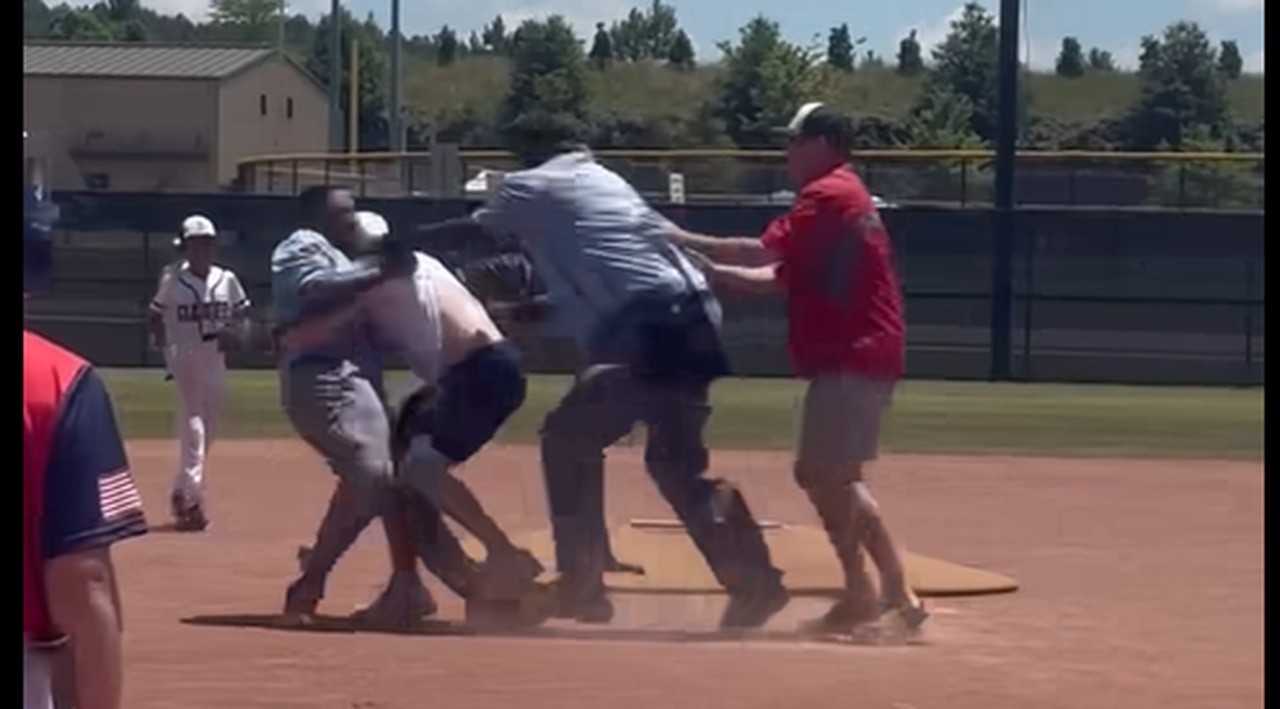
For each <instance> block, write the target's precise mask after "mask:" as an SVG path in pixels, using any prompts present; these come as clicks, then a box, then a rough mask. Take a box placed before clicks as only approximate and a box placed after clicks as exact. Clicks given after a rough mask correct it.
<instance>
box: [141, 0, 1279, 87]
mask: <svg viewBox="0 0 1280 709" xmlns="http://www.w3.org/2000/svg"><path fill="white" fill-rule="evenodd" d="M637 1H638V2H640V3H641V4H645V3H646V1H647V0H637ZM666 1H667V2H669V3H670V4H671V5H674V6H675V8H676V12H677V14H678V15H679V18H680V22H681V24H682V25H683V26H684V28H685V30H686V31H687V32H688V33H689V34H690V36H691V37H692V38H693V40H694V43H695V44H696V45H697V47H698V49H699V51H700V55H702V56H704V57H705V58H710V55H712V54H714V53H715V44H716V43H717V42H719V41H721V40H726V39H733V38H734V37H735V36H736V34H737V28H738V27H741V26H742V25H743V24H745V23H746V21H747V20H749V19H750V18H751V17H752V16H754V15H756V14H761V13H763V14H765V15H767V16H770V17H772V18H773V19H776V20H779V21H780V22H781V25H782V29H783V31H784V32H785V33H786V34H787V36H788V37H789V38H790V39H791V40H792V41H795V42H801V43H807V42H809V41H811V40H813V38H814V37H815V36H818V35H821V36H822V37H825V35H826V32H827V30H828V28H830V27H831V26H832V25H835V24H840V23H842V22H843V23H848V24H849V27H850V29H851V30H853V33H854V35H855V36H865V37H867V45H866V46H867V48H870V49H873V50H875V51H876V52H879V53H881V54H884V55H892V53H893V52H894V51H895V49H896V46H897V42H898V40H899V39H900V38H901V37H902V36H903V35H904V34H906V32H907V31H909V30H910V29H912V28H916V29H917V30H918V31H919V35H920V37H921V39H922V40H923V41H924V43H925V45H926V46H931V45H932V44H933V43H936V42H937V41H938V40H939V39H940V38H941V37H942V36H943V35H944V34H945V33H946V29H947V24H948V21H949V20H950V18H951V17H953V16H954V15H955V14H956V13H957V12H958V10H959V8H960V6H961V5H962V2H961V1H960V0H899V1H898V2H880V3H871V2H864V3H860V4H861V5H862V7H859V6H858V4H852V3H851V4H850V5H847V6H846V5H843V4H837V3H826V2H821V1H820V0H808V1H807V2H805V1H802V2H798V3H796V4H795V5H791V4H786V5H785V6H780V5H779V4H778V3H776V2H774V3H771V2H766V1H765V0H666ZM288 2H289V4H290V8H291V9H292V10H293V11H295V12H303V13H306V14H308V15H318V14H319V13H321V12H325V11H327V8H328V7H329V0H288ZM343 2H344V4H345V5H346V6H347V7H348V8H350V9H351V10H352V11H353V12H355V13H356V14H357V15H358V16H364V15H365V14H366V13H368V12H373V13H374V15H375V16H376V17H377V18H378V20H379V21H380V22H382V23H384V25H385V21H386V17H387V12H388V5H389V4H390V3H389V0H343ZM1264 2H1265V0H1023V6H1024V8H1025V10H1024V14H1025V16H1024V23H1023V24H1024V27H1025V31H1024V38H1023V41H1024V44H1025V46H1024V49H1023V52H1024V55H1029V57H1030V60H1031V63H1032V65H1033V66H1036V67H1050V66H1052V64H1053V58H1054V56H1055V55H1056V54H1057V50H1058V45H1059V43H1060V42H1061V40H1062V37H1063V36H1067V35H1074V36H1076V37H1077V38H1079V39H1080V41H1081V43H1083V44H1084V45H1085V46H1086V47H1091V46H1099V47H1101V48H1103V49H1106V50H1108V51H1110V52H1111V53H1112V54H1113V55H1114V56H1115V57H1116V59H1117V60H1118V61H1119V62H1120V63H1121V64H1122V65H1127V66H1132V65H1133V64H1134V63H1136V59H1137V52H1138V41H1139V39H1140V38H1141V37H1142V35H1144V34H1151V33H1155V32H1158V31H1159V30H1160V29H1162V28H1163V27H1164V26H1165V25H1167V24H1169V23H1170V22H1173V21H1176V20H1180V19H1190V20H1194V21H1196V22H1199V23H1200V25H1201V26H1202V27H1204V28H1205V29H1206V30H1207V31H1208V32H1209V34H1210V36H1211V37H1213V39H1215V40H1219V39H1234V40H1236V41H1237V42H1239V43H1240V50H1241V53H1242V54H1243V55H1244V57H1245V63H1246V67H1247V68H1248V69H1249V70H1252V71H1259V70H1260V69H1261V67H1262V64H1263V52H1264V40H1263V5H1264ZM997 3H998V0H990V1H989V2H988V3H987V4H988V7H989V8H991V9H992V10H993V11H994V10H995V8H996V6H997ZM142 4H143V5H147V6H149V7H153V8H155V9H158V10H164V11H166V12H184V13H186V14H188V15H189V16H193V17H199V16H202V15H203V13H204V10H205V8H206V7H207V6H208V2H207V0H142ZM633 4H635V2H633V1H632V0H402V6H403V8H404V9H403V16H402V17H403V20H402V21H403V23H404V27H405V31H406V32H407V33H409V34H420V33H426V32H435V31H436V30H437V29H439V27H440V26H441V25H442V24H448V25H450V26H451V27H453V28H455V29H459V30H462V31H463V33H464V34H465V33H466V32H467V31H469V30H471V29H479V28H480V26H482V25H483V24H485V23H487V22H488V21H489V20H491V19H492V18H493V17H494V16H495V15H498V14H501V15H502V16H503V17H504V18H505V19H506V20H507V24H508V26H513V25H514V24H515V23H516V21H518V20H521V19H526V18H529V17H537V16H542V15H547V14H551V13H559V14H562V15H564V16H565V17H567V18H568V19H569V20H570V21H571V22H572V23H573V24H574V25H575V26H576V27H577V28H578V29H579V33H580V34H586V35H587V36H589V34H588V33H589V32H590V31H591V28H592V27H593V26H594V25H595V23H596V22H597V21H600V20H604V21H610V20H613V19H615V18H618V17H621V16H623V15H624V14H625V13H626V12H627V10H628V9H629V8H630V7H632V5H633ZM873 5H874V7H873ZM781 7H785V8H786V9H785V12H782V11H780V9H781Z"/></svg>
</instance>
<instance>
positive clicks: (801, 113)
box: [787, 101, 823, 133]
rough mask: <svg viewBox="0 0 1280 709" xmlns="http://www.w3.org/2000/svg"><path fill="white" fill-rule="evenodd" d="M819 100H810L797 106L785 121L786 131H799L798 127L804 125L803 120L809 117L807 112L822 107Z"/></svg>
mask: <svg viewBox="0 0 1280 709" xmlns="http://www.w3.org/2000/svg"><path fill="white" fill-rule="evenodd" d="M822 106H823V103H822V102H821V101H810V102H809V103H806V104H805V105H803V106H801V107H800V108H798V109H797V110H796V112H795V115H793V116H791V120H790V121H789V122H788V123H787V131H789V132H791V133H799V132H800V127H801V126H803V125H804V122H805V120H807V119H808V118H809V114H810V113H813V112H814V111H816V110H818V109H819V108H822Z"/></svg>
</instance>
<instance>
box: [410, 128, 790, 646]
mask: <svg viewBox="0 0 1280 709" xmlns="http://www.w3.org/2000/svg"><path fill="white" fill-rule="evenodd" d="M572 138H573V136H572V126H569V125H567V124H566V123H565V122H563V121H560V120H558V119H555V118H549V119H545V120H542V121H535V122H531V123H530V124H529V125H526V126H525V127H524V128H523V129H522V130H520V137H519V138H518V141H517V142H518V145H517V151H516V152H517V153H518V154H519V155H520V158H521V160H522V162H523V163H524V164H525V166H526V168H527V169H524V170H521V171H519V172H514V173H510V174H508V175H507V176H506V177H505V178H504V180H503V182H502V185H501V187H500V189H499V190H498V192H497V194H496V195H495V196H494V198H493V199H492V200H491V201H490V202H489V203H488V204H487V205H486V206H485V207H484V208H482V209H480V210H479V211H477V212H476V213H475V214H474V215H473V216H472V218H471V220H469V223H468V221H464V220H453V221H451V222H445V223H443V224H440V225H436V226H435V227H428V228H426V229H424V230H423V231H425V232H426V235H427V236H428V238H430V236H431V232H433V231H434V232H435V233H436V235H437V236H441V237H443V236H445V235H446V234H445V231H446V230H452V229H467V228H470V229H477V228H479V229H482V230H484V231H486V232H488V233H489V235H490V236H505V235H511V236H514V237H516V238H517V239H518V240H519V242H520V243H521V244H522V246H523V247H524V249H525V251H526V252H527V253H528V255H529V257H530V259H531V260H532V262H533V264H534V267H535V268H536V269H537V272H538V276H539V277H540V278H541V279H542V281H543V283H544V284H545V286H546V290H547V298H546V300H547V303H548V305H549V307H548V309H547V313H548V315H549V317H550V318H551V319H552V323H553V324H554V325H555V326H556V330H557V331H559V332H564V333H567V334H569V335H571V336H572V337H573V338H574V339H575V340H576V341H577V343H578V345H579V347H580V349H581V350H582V353H583V355H584V358H585V362H586V364H585V366H584V367H583V368H582V369H581V371H580V372H579V374H578V377H577V378H576V380H575V383H574V385H573V387H572V388H571V389H570V390H569V392H568V393H567V394H566V395H565V397H564V398H563V399H562V400H561V402H560V404H559V405H558V406H557V407H556V408H555V409H554V410H553V411H551V412H550V413H549V414H548V415H547V417H546V419H545V421H544V422H543V429H542V464H543V475H544V478H545V482H546V485H547V496H548V501H549V505H550V508H551V515H552V520H551V521H552V529H553V532H554V535H555V541H556V565H557V567H558V570H559V572H560V574H561V579H562V580H561V589H562V595H561V599H560V602H561V610H562V615H564V616H568V617H573V618H576V619H577V620H579V621H580V622H608V621H609V620H611V619H612V616H613V607H612V604H611V603H610V601H609V599H608V598H607V596H606V594H605V588H604V582H603V572H604V569H605V566H606V564H607V556H608V551H607V548H606V544H607V538H608V536H607V533H606V529H605V521H604V506H603V475H604V450H605V448H607V447H608V446H610V445H612V444H614V443H615V442H617V441H618V440H619V439H621V438H622V437H623V436H625V435H627V433H629V432H630V431H631V429H632V428H633V427H634V425H635V424H636V423H644V424H645V425H646V426H647V427H648V432H649V435H648V443H647V445H646V448H645V462H646V466H647V468H648V471H649V474H650V476H651V477H652V478H653V479H654V482H655V483H656V484H657V486H658V489H659V491H660V492H661V493H662V495H663V496H664V497H665V498H666V499H667V501H668V502H669V503H670V504H671V506H672V508H673V510H674V511H675V512H676V514H677V515H678V516H679V518H680V519H681V521H682V522H683V523H684V525H685V527H686V529H687V531H688V533H689V535H690V536H691V537H692V539H693V541H694V543H695V544H696V545H697V547H698V549H699V550H700V551H701V553H702V554H703V556H704V557H705V558H706V560H707V562H708V564H709V565H710V566H711V568H712V570H713V571H714V572H715V574H716V577H717V579H718V580H719V581H720V583H721V584H722V585H723V586H724V587H725V588H726V590H727V591H728V592H729V595H730V603H729V607H728V608H727V609H726V611H725V615H724V617H723V618H722V619H721V623H722V625H723V626H726V627H755V626H759V625H763V624H764V623H765V622H766V621H767V620H768V619H769V618H770V617H771V616H772V615H773V614H775V613H776V612H777V611H779V610H781V609H782V607H783V606H785V605H786V602H787V594H786V591H785V589H783V587H782V584H781V581H780V578H781V574H780V572H779V571H778V570H777V569H775V568H774V567H773V565H772V562H771V560H770V556H769V550H768V547H767V546H766V545H765V542H764V537H763V534H762V533H761V531H760V528H759V525H758V524H757V523H756V521H755V519H754V518H753V517H752V515H751V512H750V510H749V509H748V508H747V506H746V502H745V500H744V499H743V497H742V495H741V493H740V492H738V491H737V490H736V489H735V488H734V487H733V486H732V485H731V484H730V483H728V482H726V481H723V480H718V479H709V478H708V477H707V476H706V475H705V473H706V472H707V465H708V452H707V449H706V446H705V443H704V441H703V428H704V425H705V423H706V420H707V417H708V415H709V414H710V411H711V409H710V406H709V404H708V390H709V387H710V385H711V383H712V382H713V381H714V380H715V379H717V378H719V377H722V376H724V375H726V374H727V373H728V361H727V359H726V357H725V354H724V351H723V347H722V345H721V341H720V306H719V303H718V302H717V301H716V299H715V297H714V296H713V295H711V293H710V290H709V288H708V286H707V283H706V281H705V279H704V278H703V276H702V274H701V273H700V272H699V271H698V270H697V269H696V268H694V267H693V265H692V264H691V263H690V262H689V261H688V260H687V259H686V258H685V256H684V254H683V253H682V252H680V251H679V250H678V249H676V248H675V247H674V246H672V245H671V244H670V243H669V241H668V240H667V239H666V235H667V233H668V232H669V231H670V230H671V229H674V225H672V224H671V223H670V222H669V221H667V219H666V218H665V217H663V216H661V215H660V214H658V213H657V212H656V211H655V210H653V209H652V208H651V207H650V206H649V205H648V204H646V203H645V201H644V199H643V198H641V197H640V195H639V194H638V193H637V192H636V191H635V189H634V188H632V187H631V185H630V184H628V183H627V182H626V180H624V179H623V178H622V177H621V176H619V175H618V174H617V173H614V172H613V171H611V170H609V169H607V168H605V167H604V166H602V165H600V164H599V163H598V162H596V161H595V159H594V158H593V157H592V156H591V153H590V152H589V151H588V150H587V149H586V148H585V147H582V146H581V145H579V144H576V143H574V142H573V141H572Z"/></svg>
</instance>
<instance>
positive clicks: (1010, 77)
mask: <svg viewBox="0 0 1280 709" xmlns="http://www.w3.org/2000/svg"><path fill="white" fill-rule="evenodd" d="M1019 2H1020V0H1000V87H999V88H1000V90H999V104H998V108H997V112H998V118H997V122H996V184H995V221H994V225H993V226H994V227H995V228H994V230H993V231H994V237H995V238H994V240H993V243H992V268H991V372H990V374H991V379H994V380H999V379H1008V378H1009V377H1010V375H1011V373H1012V360H1013V252H1014V213H1013V209H1014V201H1013V178H1014V168H1015V163H1016V152H1015V151H1016V150H1017V146H1018V71H1019V67H1018V22H1019V17H1018V11H1019V9H1020V8H1019Z"/></svg>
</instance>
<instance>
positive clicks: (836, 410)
mask: <svg viewBox="0 0 1280 709" xmlns="http://www.w3.org/2000/svg"><path fill="white" fill-rule="evenodd" d="M895 384H896V382H895V381H894V380H891V379H869V378H867V377H862V376H858V375H856V374H829V375H823V376H819V377H817V378H815V379H813V380H812V381H810V382H809V386H808V388H807V389H806V390H805V393H804V406H803V408H802V410H801V415H800V431H799V435H798V436H797V442H796V467H795V470H796V481H797V482H798V483H800V486H801V487H804V488H813V487H823V486H826V485H833V484H845V483H850V482H856V481H857V480H858V479H859V477H860V475H861V470H860V468H859V466H861V465H862V464H863V463H866V462H868V461H871V460H875V459H876V455H877V454H878V452H879V448H880V423H881V421H882V420H883V419H884V415H885V412H886V411H887V410H888V408H889V404H890V402H891V401H892V400H893V389H894V386H895Z"/></svg>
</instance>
